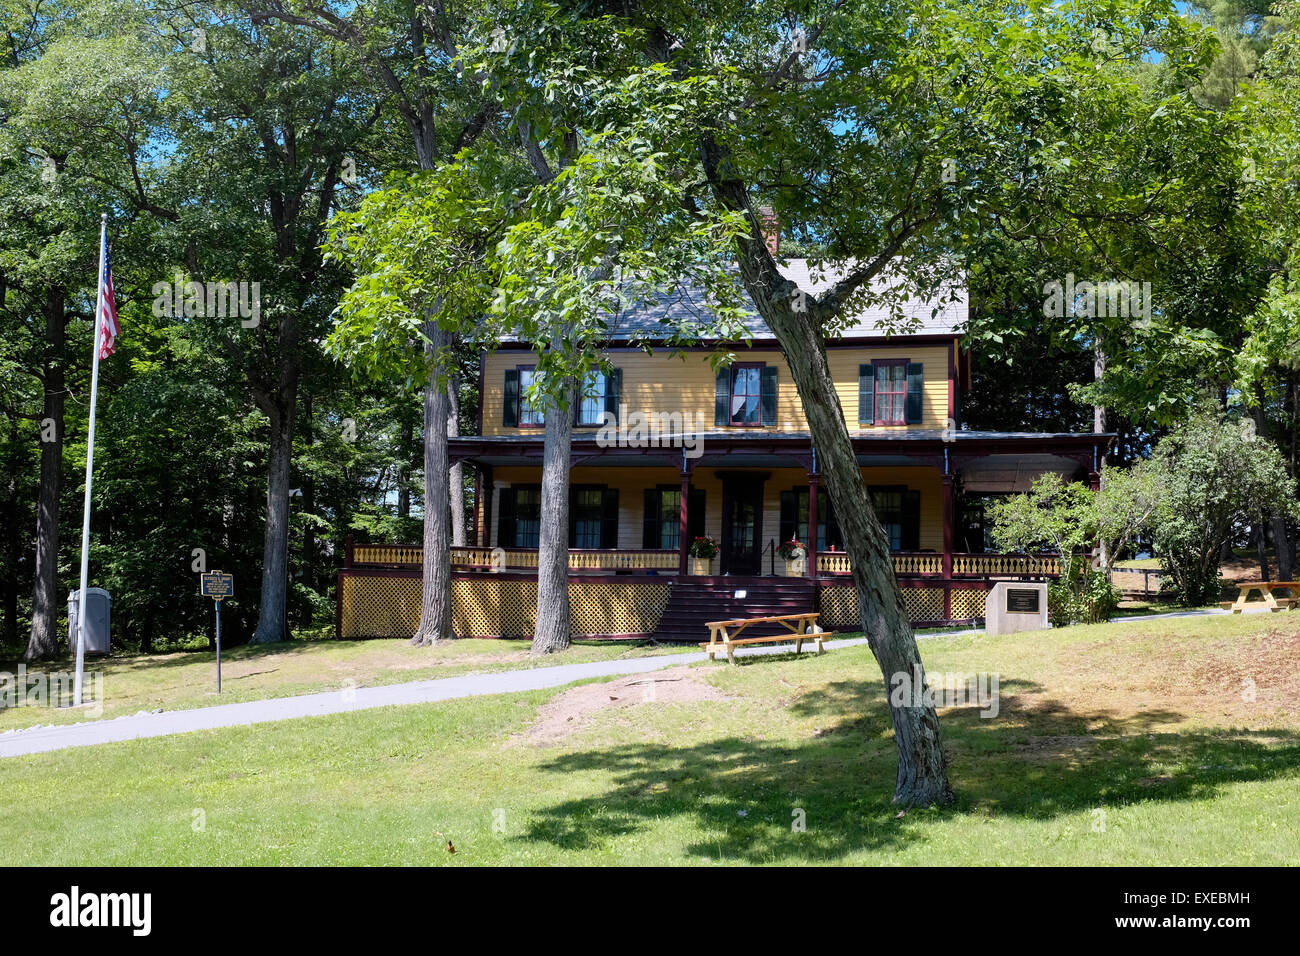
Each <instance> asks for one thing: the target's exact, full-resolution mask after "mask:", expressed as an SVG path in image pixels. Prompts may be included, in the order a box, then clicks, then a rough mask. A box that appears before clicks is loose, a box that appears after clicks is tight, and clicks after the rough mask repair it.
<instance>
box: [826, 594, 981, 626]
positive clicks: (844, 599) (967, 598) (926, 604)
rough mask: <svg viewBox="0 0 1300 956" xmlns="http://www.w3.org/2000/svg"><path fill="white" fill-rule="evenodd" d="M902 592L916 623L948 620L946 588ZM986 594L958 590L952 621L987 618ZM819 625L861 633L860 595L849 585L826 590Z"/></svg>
mask: <svg viewBox="0 0 1300 956" xmlns="http://www.w3.org/2000/svg"><path fill="white" fill-rule="evenodd" d="M902 591H903V603H904V604H905V605H906V606H907V613H908V617H909V618H910V619H911V620H912V622H913V623H914V624H919V623H934V622H937V621H943V620H945V616H944V613H943V588H903V589H902ZM984 593H985V592H984V591H981V590H977V589H974V588H958V589H954V590H953V592H952V610H951V618H950V619H951V620H954V621H961V620H966V619H968V618H976V617H983V616H984ZM818 623H820V624H821V625H822V627H825V628H826V629H827V630H831V629H834V630H837V631H848V630H852V631H856V630H858V629H859V628H860V627H861V626H862V623H861V619H860V618H859V617H858V592H857V591H856V590H854V589H853V588H851V587H846V586H836V585H832V586H830V587H826V588H823V589H822V599H821V618H820V620H819V622H818Z"/></svg>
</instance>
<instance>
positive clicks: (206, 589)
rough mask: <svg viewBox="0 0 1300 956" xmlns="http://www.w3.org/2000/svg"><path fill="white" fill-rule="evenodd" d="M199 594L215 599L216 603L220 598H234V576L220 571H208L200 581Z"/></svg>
mask: <svg viewBox="0 0 1300 956" xmlns="http://www.w3.org/2000/svg"><path fill="white" fill-rule="evenodd" d="M199 593H200V594H202V595H203V596H204V597H210V598H215V599H216V600H218V601H220V600H221V599H222V598H228V597H234V594H235V576H234V575H233V574H223V573H222V572H220V571H210V572H208V573H206V574H204V575H203V576H202V578H201V579H200V581H199Z"/></svg>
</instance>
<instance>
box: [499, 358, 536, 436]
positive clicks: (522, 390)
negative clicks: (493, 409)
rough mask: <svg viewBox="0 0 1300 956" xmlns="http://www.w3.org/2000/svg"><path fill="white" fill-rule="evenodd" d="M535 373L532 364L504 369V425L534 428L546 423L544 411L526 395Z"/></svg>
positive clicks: (502, 410) (502, 411)
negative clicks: (535, 405)
mask: <svg viewBox="0 0 1300 956" xmlns="http://www.w3.org/2000/svg"><path fill="white" fill-rule="evenodd" d="M535 375H536V370H535V368H534V366H532V365H517V366H515V367H514V368H508V369H506V370H505V389H504V392H503V393H502V403H501V424H502V425H504V426H505V427H507V428H518V427H520V426H528V427H534V428H535V427H537V426H539V425H545V424H546V413H545V412H544V411H542V409H540V408H536V407H534V406H533V405H532V404H530V403H529V401H528V397H527V395H526V392H527V391H528V387H529V386H530V385H532V384H533V379H534V376H535Z"/></svg>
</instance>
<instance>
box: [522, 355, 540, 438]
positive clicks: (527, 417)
mask: <svg viewBox="0 0 1300 956" xmlns="http://www.w3.org/2000/svg"><path fill="white" fill-rule="evenodd" d="M536 374H537V370H536V369H535V368H533V366H531V365H521V366H519V424H520V425H545V424H546V413H545V412H544V411H542V410H541V409H540V408H538V407H536V406H535V405H531V404H529V402H528V388H529V386H531V385H532V384H533V379H534V377H535V376H536Z"/></svg>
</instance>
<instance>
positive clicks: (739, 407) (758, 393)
mask: <svg viewBox="0 0 1300 956" xmlns="http://www.w3.org/2000/svg"><path fill="white" fill-rule="evenodd" d="M762 373H763V368H762V366H761V365H737V366H736V370H735V374H734V375H733V376H732V377H731V424H733V425H757V424H759V423H760V422H761V421H762V419H761V418H760V417H759V416H760V406H761V404H762V401H763V383H762Z"/></svg>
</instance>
